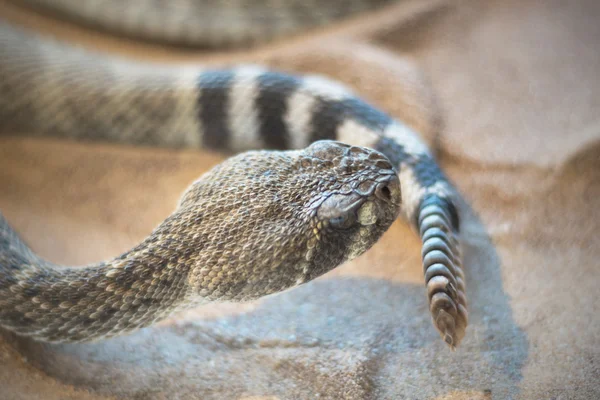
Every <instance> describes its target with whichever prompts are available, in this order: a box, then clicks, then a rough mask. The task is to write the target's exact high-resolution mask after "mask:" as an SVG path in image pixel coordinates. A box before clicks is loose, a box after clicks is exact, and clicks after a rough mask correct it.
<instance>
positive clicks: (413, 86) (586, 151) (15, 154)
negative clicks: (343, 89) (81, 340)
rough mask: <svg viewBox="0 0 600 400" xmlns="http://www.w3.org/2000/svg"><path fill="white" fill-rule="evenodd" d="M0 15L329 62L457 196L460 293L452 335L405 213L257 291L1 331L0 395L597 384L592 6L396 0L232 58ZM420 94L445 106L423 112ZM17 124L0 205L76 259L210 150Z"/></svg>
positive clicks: (134, 228)
mask: <svg viewBox="0 0 600 400" xmlns="http://www.w3.org/2000/svg"><path fill="white" fill-rule="evenodd" d="M0 15H1V16H3V17H4V18H6V19H8V20H11V21H16V22H18V23H21V24H26V25H28V26H31V27H33V28H36V29H39V30H41V31H44V32H47V33H48V34H55V35H58V36H60V37H63V38H69V39H71V40H76V41H80V42H81V43H83V44H84V45H89V46H95V47H97V48H100V49H101V50H107V51H112V52H115V53H121V54H125V55H127V56H131V57H138V58H152V59H161V60H171V59H172V60H174V61H181V60H185V61H190V62H192V61H193V62H206V61H210V62H223V61H224V62H233V61H240V60H242V61H263V62H266V63H268V64H270V65H273V66H278V67H281V68H285V69H291V70H297V71H307V72H308V71H310V72H319V73H325V74H328V75H330V76H332V77H334V78H336V79H338V80H340V81H343V82H346V83H347V84H349V85H351V86H352V87H354V88H355V90H356V91H358V92H359V93H361V94H362V95H363V96H364V97H365V98H367V99H369V100H371V101H372V102H374V103H375V104H377V105H379V106H381V107H382V108H383V109H385V110H387V111H390V112H391V113H393V114H394V115H396V116H399V117H404V118H406V119H407V120H408V121H410V122H412V123H413V124H415V125H417V126H418V127H419V128H420V129H422V130H423V132H424V135H425V136H426V137H427V139H428V140H429V142H430V143H431V144H432V146H434V147H435V149H436V151H437V153H438V157H439V160H440V163H441V164H442V166H443V168H444V169H445V170H446V171H447V172H448V174H449V176H450V177H451V178H452V179H453V180H454V182H455V183H456V185H457V186H458V187H459V189H460V190H461V192H462V193H463V195H464V197H465V199H466V203H467V204H465V205H464V207H463V208H462V210H461V212H462V213H463V221H464V222H463V238H464V242H465V251H464V252H465V266H466V267H465V269H466V273H467V287H468V296H469V300H470V326H469V328H468V330H467V336H466V338H465V340H464V341H463V344H462V345H461V347H460V348H459V349H458V351H457V352H455V353H452V352H450V351H449V350H448V349H447V348H446V347H445V345H444V343H443V342H442V340H440V338H439V337H438V335H437V333H436V332H435V331H434V328H433V327H432V324H431V322H430V320H429V314H428V311H427V304H426V299H425V289H424V287H423V283H422V273H421V265H420V247H419V241H418V239H417V238H416V237H415V235H414V234H413V232H411V230H410V229H409V228H408V227H407V226H406V224H405V223H403V222H402V221H398V222H397V223H396V224H394V225H393V226H392V228H391V229H390V231H389V232H388V233H387V234H386V235H385V236H384V238H383V239H382V240H381V242H379V243H378V244H377V245H376V246H375V247H374V248H373V249H372V250H371V251H370V252H368V253H367V254H365V255H364V256H362V257H360V258H359V259H357V260H356V261H354V262H351V263H349V264H347V265H345V266H343V267H340V268H338V269H337V270H335V271H333V272H332V273H330V274H327V275H325V276H324V277H322V278H320V279H318V280H316V281H314V282H312V283H310V284H307V285H304V286H302V287H300V288H297V289H295V290H292V291H289V292H286V293H283V294H281V295H278V296H273V297H270V298H266V299H263V300H261V301H257V302H254V303H249V304H245V305H242V306H239V305H228V304H223V305H214V306H207V307H202V308H200V309H198V310H194V311H192V312H188V313H186V314H184V315H179V316H177V317H176V318H173V319H172V320H170V321H166V322H164V323H162V324H160V325H158V326H155V327H152V328H148V329H144V330H142V331H139V332H137V333H135V334H132V335H129V336H125V337H121V338H116V339H112V340H107V341H104V342H99V343H95V344H81V345H62V346H48V345H41V344H36V343H34V342H30V341H28V340H24V339H19V338H16V337H14V336H12V335H10V334H8V333H6V332H3V333H2V334H1V335H0V399H2V400H4V399H6V400H13V399H14V400H17V399H19V400H21V399H44V400H54V399H113V398H127V399H246V400H249V399H264V400H266V399H316V398H320V399H512V398H519V399H597V398H600V387H599V384H600V316H599V314H600V300H599V297H600V296H599V295H600V290H599V289H598V287H599V286H600V265H599V264H600V234H599V233H598V232H599V230H600V211H599V209H600V119H599V118H600V116H599V115H600V114H599V112H598V110H600V79H599V78H600V2H598V1H596V0H587V1H561V0H552V1H550V0H546V1H543V0H538V1H535V0H523V1H518V0H490V1H478V0H472V1H467V0H465V1H418V0H416V1H406V2H404V3H401V4H399V5H397V6H393V7H391V8H389V9H386V10H384V11H383V12H379V13H374V14H372V15H369V16H363V17H360V18H357V19H355V20H353V21H349V22H348V23H343V24H339V26H337V25H336V26H333V27H331V28H330V29H327V30H325V31H321V32H317V33H314V34H311V35H306V36H305V37H301V38H295V39H290V40H286V41H283V42H281V43H278V44H275V45H274V46H269V47H268V48H266V49H262V50H259V51H252V52H247V53H240V54H234V55H201V54H200V55H199V54H194V53H192V52H190V51H189V50H177V49H164V48H157V47H151V46H148V45H144V44H136V43H132V42H128V41H124V40H117V39H115V38H110V37H105V36H102V35H99V34H96V33H93V32H89V31H84V30H78V29H76V28H74V27H72V26H69V25H66V24H62V23H58V22H56V21H51V20H49V19H47V18H43V17H41V16H38V15H35V14H33V13H31V12H30V11H26V10H22V9H19V8H16V7H13V6H10V5H8V4H6V3H3V2H2V3H0ZM407 57H409V58H410V59H411V60H412V61H407ZM415 66H416V67H415ZM424 82H426V83H427V84H428V85H431V88H432V92H433V94H434V95H433V96H432V97H428V96H427V92H426V91H424V87H425V86H422V85H423V84H424ZM434 107H435V108H434ZM431 109H435V110H437V113H438V114H437V115H439V118H433V119H431V118H430V119H427V118H425V119H423V118H422V117H421V116H422V115H427V110H431ZM423 121H424V122H423ZM17 134H18V132H17ZM18 136H19V135H14V136H12V137H10V136H9V137H6V136H5V137H3V138H2V139H0V208H1V209H2V211H3V213H5V215H6V217H7V218H8V219H9V221H10V222H11V223H12V224H13V226H14V227H15V228H16V229H17V230H18V231H19V232H20V233H21V234H22V235H23V236H24V237H25V238H26V240H27V241H28V242H29V243H30V244H31V245H32V246H33V248H34V249H35V250H36V251H38V252H39V253H40V254H41V255H43V256H45V257H47V258H48V259H50V260H52V261H57V262H63V263H69V264H79V263H84V262H90V261H96V260H99V259H102V258H105V257H109V256H113V255H115V254H117V253H118V252H120V251H123V250H125V249H126V248H128V247H129V246H131V245H132V244H134V243H136V242H137V241H138V240H139V239H141V238H143V237H144V236H145V235H146V234H148V233H149V232H150V230H151V229H152V228H153V227H154V226H155V225H156V224H157V223H158V222H159V221H160V220H161V219H162V218H164V217H165V216H166V215H168V213H169V212H170V211H171V210H172V209H173V208H174V205H175V203H176V201H177V199H178V196H179V194H180V193H181V191H182V190H183V189H184V188H185V187H186V186H187V185H188V184H189V183H190V182H191V181H192V180H193V179H194V178H195V177H197V176H198V175H199V174H201V173H202V172H203V171H205V170H207V169H208V168H210V166H212V165H214V164H215V163H217V162H218V161H219V160H220V159H222V156H218V155H215V154H211V153H208V152H201V153H198V152H192V151H167V150H156V149H134V148H130V147H114V146H109V145H98V144H89V143H87V144H81V143H79V144H76V143H69V142H62V141H59V140H34V139H25V138H19V137H18Z"/></svg>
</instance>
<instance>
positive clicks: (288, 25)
mask: <svg viewBox="0 0 600 400" xmlns="http://www.w3.org/2000/svg"><path fill="white" fill-rule="evenodd" d="M394 1H398V0H327V1H322V0H303V1H299V0H292V1H290V0H283V1H282V0H127V1H122V0H20V2H21V3H25V4H30V5H31V6H33V7H36V8H41V9H43V10H48V11H51V12H53V13H54V14H55V15H58V16H60V17H65V18H68V19H71V20H75V21H77V22H84V23H86V24H88V25H92V26H95V27H98V28H101V29H103V30H106V31H108V32H110V33H113V34H121V35H124V36H129V37H134V38H139V39H145V40H150V41H155V42H164V43H169V44H177V45H184V46H196V47H211V48H223V47H233V46H241V45H245V46H247V45H251V44H258V43H263V42H266V41H268V40H273V39H275V38H280V37H284V36H288V35H291V34H295V33H298V32H302V31H304V30H306V29H308V28H313V27H319V26H323V25H326V24H328V23H331V22H333V21H335V20H338V19H342V18H346V17H350V16H352V15H356V14H358V13H361V12H365V11H370V10H375V9H378V8H381V7H382V6H384V5H386V4H389V3H392V2H394Z"/></svg>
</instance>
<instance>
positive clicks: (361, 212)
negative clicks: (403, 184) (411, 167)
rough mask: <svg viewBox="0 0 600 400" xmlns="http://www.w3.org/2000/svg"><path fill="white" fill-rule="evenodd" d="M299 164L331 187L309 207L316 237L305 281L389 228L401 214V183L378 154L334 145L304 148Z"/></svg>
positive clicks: (353, 254)
mask: <svg viewBox="0 0 600 400" xmlns="http://www.w3.org/2000/svg"><path fill="white" fill-rule="evenodd" d="M304 157H305V158H306V160H308V161H306V160H303V161H302V162H301V163H302V164H303V165H304V166H305V167H307V166H308V165H314V167H313V168H314V170H322V171H327V172H325V175H326V178H323V179H326V180H327V182H328V183H329V184H325V185H322V186H321V187H325V188H326V190H323V191H320V192H317V193H315V198H316V200H315V201H313V202H311V203H310V206H309V208H310V211H311V215H312V218H311V226H312V228H313V229H312V232H311V235H310V238H309V240H308V241H307V251H306V254H305V257H306V260H307V261H308V262H309V263H310V264H311V268H309V273H308V274H306V280H310V279H313V278H314V277H316V276H318V275H320V274H322V273H325V272H327V271H328V270H330V269H331V268H333V267H335V266H337V265H339V264H341V263H342V262H344V261H346V260H350V259H353V258H355V257H357V256H359V255H361V254H362V253H364V252H365V251H366V250H368V249H369V248H370V247H371V246H372V245H373V244H374V243H375V242H376V241H377V240H378V239H379V238H380V237H381V235H382V234H383V233H384V232H385V231H386V230H387V229H388V228H389V226H390V225H391V224H392V222H393V221H394V220H395V219H396V217H397V216H398V213H399V209H400V202H401V194H400V183H399V180H398V176H397V173H396V171H395V170H394V169H393V166H392V164H391V163H390V161H389V160H388V159H387V158H386V157H385V156H384V155H383V154H381V153H379V152H378V151H375V150H372V149H368V148H364V147H359V146H350V145H347V144H344V143H340V142H336V141H318V142H315V143H313V144H312V145H311V146H309V147H308V148H306V149H305V156H304Z"/></svg>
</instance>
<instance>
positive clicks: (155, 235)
mask: <svg viewBox="0 0 600 400" xmlns="http://www.w3.org/2000/svg"><path fill="white" fill-rule="evenodd" d="M399 207H400V188H399V182H398V177H397V175H396V173H395V171H394V170H393V167H392V164H391V163H390V162H389V161H388V160H387V158H386V157H385V156H383V155H382V154H381V153H379V152H376V151H374V150H369V149H365V148H361V147H356V146H354V147H351V146H349V145H345V144H342V143H338V142H333V141H320V142H316V143H314V144H313V145H311V146H310V147H308V148H307V149H305V150H301V151H286V152H273V151H255V152H247V153H243V154H240V155H238V156H236V157H232V158H230V159H229V160H227V161H225V162H223V163H222V164H220V165H218V166H217V167H215V168H214V169H213V170H212V171H210V172H208V173H207V174H205V175H204V176H202V177H201V178H200V179H199V180H197V181H196V182H194V183H193V184H192V185H191V186H190V188H189V189H188V190H187V191H186V192H185V194H184V195H183V197H182V199H181V201H180V204H179V206H178V207H177V209H176V210H175V212H174V213H173V214H172V215H171V216H169V217H168V218H167V219H166V220H165V221H164V222H163V223H161V224H160V225H159V226H158V227H157V228H156V229H155V230H154V231H153V232H152V234H151V235H150V236H149V237H148V238H146V239H145V240H144V241H143V242H142V243H140V244H139V245H138V246H136V247H134V248H133V249H131V250H130V251H128V252H127V253H125V254H123V255H121V256H119V257H116V258H115V259H113V260H110V261H106V262H102V263H100V264H98V265H90V266H86V267H81V268H64V267H63V268H61V267H57V266H54V265H50V264H48V263H47V262H45V261H43V260H41V259H40V258H38V257H36V256H34V255H33V254H32V253H30V252H29V251H27V250H26V247H25V246H24V244H23V243H22V242H20V240H19V239H18V238H17V237H16V236H15V234H14V232H13V231H12V230H11V229H10V228H9V227H8V225H7V223H6V221H5V220H3V219H2V220H1V221H0V246H1V247H2V251H1V252H0V324H1V325H2V326H4V327H6V328H8V329H10V330H13V331H15V332H17V333H19V334H24V335H29V336H32V337H34V338H36V339H41V340H46V341H58V342H73V341H81V340H91V339H97V338H101V337H109V336H113V335H116V334H120V333H124V332H127V331H129V330H132V329H136V328H140V327H143V326H147V325H149V324H151V323H153V322H155V321H157V320H160V319H162V318H165V317H167V316H168V315H169V314H171V313H172V312H173V311H175V310H177V309H181V308H184V307H188V306H191V305H193V304H197V303H198V302H210V301H223V300H228V301H244V300H252V299H256V298H258V297H262V296H265V295H268V294H272V293H276V292H280V291H282V290H285V289H288V288H291V287H294V286H297V285H300V284H303V283H305V282H308V281H310V280H312V279H314V278H316V277H318V276H320V275H322V274H324V273H325V272H327V271H329V270H331V269H332V268H334V267H336V266H337V265H339V264H340V263H342V262H344V261H346V260H348V259H351V258H354V257H356V256H358V255H360V254H362V253H363V252H364V251H366V250H367V249H368V248H370V247H371V246H372V245H373V244H374V243H375V242H376V241H377V239H378V238H379V237H380V236H381V235H382V234H383V233H384V232H385V230H386V229H387V228H388V227H389V226H390V225H391V223H392V222H393V221H394V220H395V219H396V217H397V215H398V212H399Z"/></svg>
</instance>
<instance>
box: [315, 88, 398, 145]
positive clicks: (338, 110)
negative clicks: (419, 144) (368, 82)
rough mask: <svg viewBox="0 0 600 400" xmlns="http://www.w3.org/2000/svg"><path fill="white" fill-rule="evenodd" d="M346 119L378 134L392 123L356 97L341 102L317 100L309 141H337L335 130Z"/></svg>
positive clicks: (385, 115)
mask: <svg viewBox="0 0 600 400" xmlns="http://www.w3.org/2000/svg"><path fill="white" fill-rule="evenodd" d="M348 119H350V120H353V121H355V122H356V123H358V124H360V125H362V126H364V127H366V128H368V129H371V130H373V131H376V132H377V131H379V132H380V133H383V130H384V129H385V128H386V127H387V126H388V125H389V124H391V123H392V122H393V120H392V118H390V116H388V115H387V114H385V113H384V112H382V111H379V110H377V109H376V108H374V107H373V106H371V105H370V104H368V103H366V102H364V101H363V100H360V99H358V98H356V97H349V98H347V99H343V100H325V99H319V101H318V103H317V106H316V107H315V110H314V113H313V116H312V130H311V135H310V139H311V141H316V140H321V139H338V138H337V137H336V133H337V129H338V128H339V126H340V125H341V124H342V123H343V122H344V121H345V120H348Z"/></svg>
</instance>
